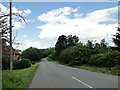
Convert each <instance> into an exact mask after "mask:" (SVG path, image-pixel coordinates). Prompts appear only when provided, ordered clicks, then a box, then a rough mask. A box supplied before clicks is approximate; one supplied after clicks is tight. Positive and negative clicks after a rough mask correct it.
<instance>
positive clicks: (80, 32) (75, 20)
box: [1, 2, 118, 50]
mask: <svg viewBox="0 0 120 90" xmlns="http://www.w3.org/2000/svg"><path fill="white" fill-rule="evenodd" d="M1 4H2V5H3V6H4V7H6V8H8V6H9V3H7V2H6V3H1ZM117 5H118V3H113V2H111V3H105V2H99V3H98V2H66V3H65V2H64V3H62V2H19V3H18V2H14V3H13V7H15V8H19V10H20V11H22V13H23V12H24V10H27V11H29V10H30V12H29V13H26V15H25V16H24V18H25V19H26V20H29V22H28V23H27V24H26V25H24V27H22V28H17V29H16V30H13V32H14V33H16V31H17V39H16V41H17V42H20V43H22V45H20V46H19V47H18V49H21V50H24V49H26V48H28V47H30V46H32V47H36V48H48V47H54V45H55V43H56V40H57V38H58V36H59V35H62V34H65V35H69V34H73V35H76V34H77V36H79V38H80V41H81V42H83V43H85V42H86V41H87V40H97V41H98V42H100V40H101V39H102V38H106V41H107V42H108V43H109V44H110V45H113V43H112V41H111V37H112V34H114V33H115V31H116V28H115V27H116V25H117V10H116V9H117V8H116V7H117ZM59 12H61V13H59ZM27 14H28V15H27ZM23 15H24V14H23ZM82 22H83V23H82ZM94 26H95V27H96V28H95V27H94ZM73 29H74V30H73ZM97 29H98V31H97ZM108 29H109V31H108ZM87 33H88V34H87Z"/></svg>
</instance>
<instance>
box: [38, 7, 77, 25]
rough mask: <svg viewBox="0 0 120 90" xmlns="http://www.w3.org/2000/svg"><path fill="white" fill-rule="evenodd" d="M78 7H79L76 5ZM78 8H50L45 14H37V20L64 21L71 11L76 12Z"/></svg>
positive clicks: (48, 21)
mask: <svg viewBox="0 0 120 90" xmlns="http://www.w3.org/2000/svg"><path fill="white" fill-rule="evenodd" d="M78 8H79V7H78ZM78 8H76V9H73V8H71V7H64V8H59V9H57V10H52V11H49V12H47V13H46V14H45V13H44V14H42V15H40V16H38V20H40V21H42V22H45V23H53V24H54V23H65V22H66V20H67V19H68V15H70V14H71V13H72V12H76V11H77V10H78Z"/></svg>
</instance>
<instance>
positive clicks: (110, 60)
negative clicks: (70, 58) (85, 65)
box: [89, 51, 120, 67]
mask: <svg viewBox="0 0 120 90" xmlns="http://www.w3.org/2000/svg"><path fill="white" fill-rule="evenodd" d="M119 62H120V52H118V51H109V52H105V53H103V54H95V55H92V56H91V58H90V60H89V64H90V65H95V66H99V67H100V66H103V67H114V66H116V65H118V63H119Z"/></svg>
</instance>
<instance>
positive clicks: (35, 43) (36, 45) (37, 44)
mask: <svg viewBox="0 0 120 90" xmlns="http://www.w3.org/2000/svg"><path fill="white" fill-rule="evenodd" d="M25 43H26V48H29V47H34V48H41V44H40V42H39V41H30V40H25Z"/></svg>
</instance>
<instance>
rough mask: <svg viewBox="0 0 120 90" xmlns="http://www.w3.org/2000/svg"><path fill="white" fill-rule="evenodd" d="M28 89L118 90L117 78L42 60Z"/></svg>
mask: <svg viewBox="0 0 120 90" xmlns="http://www.w3.org/2000/svg"><path fill="white" fill-rule="evenodd" d="M28 88H88V89H90V90H91V89H93V90H95V88H118V76H114V75H108V74H102V73H97V72H91V71H88V70H84V69H77V68H72V67H68V66H64V65H61V64H58V63H53V62H49V61H47V59H46V58H44V59H43V60H42V61H41V62H40V65H39V67H38V69H37V71H36V73H35V76H34V78H33V80H32V82H31V83H30V86H29V87H28Z"/></svg>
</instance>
